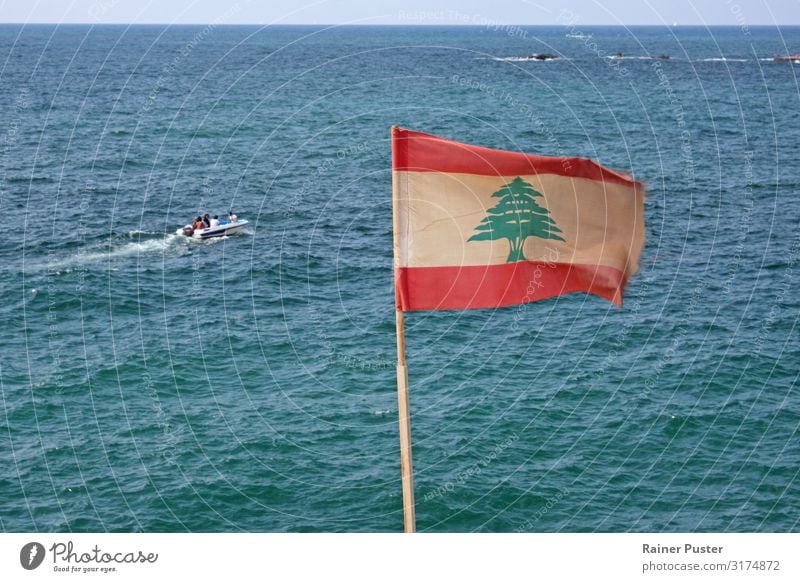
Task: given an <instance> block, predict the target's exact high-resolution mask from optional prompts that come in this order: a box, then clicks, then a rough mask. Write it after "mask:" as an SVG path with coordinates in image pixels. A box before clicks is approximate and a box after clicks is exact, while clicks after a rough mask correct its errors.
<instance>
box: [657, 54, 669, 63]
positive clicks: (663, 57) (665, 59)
mask: <svg viewBox="0 0 800 582" xmlns="http://www.w3.org/2000/svg"><path fill="white" fill-rule="evenodd" d="M658 58H659V59H661V60H662V61H668V60H669V55H667V54H663V53H662V54H660V55H659V56H658Z"/></svg>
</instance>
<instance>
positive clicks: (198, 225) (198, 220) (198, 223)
mask: <svg viewBox="0 0 800 582" xmlns="http://www.w3.org/2000/svg"><path fill="white" fill-rule="evenodd" d="M192 228H193V229H194V230H201V229H203V228H205V226H204V225H203V219H202V218H200V217H199V216H198V217H197V218H195V219H194V223H193V224H192Z"/></svg>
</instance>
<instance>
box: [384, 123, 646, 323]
mask: <svg viewBox="0 0 800 582" xmlns="http://www.w3.org/2000/svg"><path fill="white" fill-rule="evenodd" d="M392 183H393V188H392V190H393V201H392V202H393V212H394V256H395V294H396V303H397V308H398V309H400V310H402V311H412V310H422V309H471V308H491V307H503V306H507V305H515V304H519V303H527V302H530V301H538V300H541V299H546V298H549V297H554V296H556V295H563V294H566V293H574V292H578V291H583V292H587V293H592V294H595V295H598V296H600V297H603V298H605V299H608V300H609V301H612V302H613V303H615V304H617V305H621V304H622V293H623V289H624V287H625V284H626V282H627V281H628V280H629V279H630V277H631V276H632V275H633V274H634V273H635V272H636V271H637V269H638V265H639V257H640V255H641V252H642V247H643V245H644V237H645V230H644V198H645V189H644V187H643V186H642V184H641V183H639V182H637V181H635V180H633V179H632V178H631V177H629V176H627V175H624V174H621V173H618V172H614V171H612V170H609V169H608V168H605V167H603V166H601V165H600V164H598V163H597V162H594V161H592V160H588V159H584V158H573V157H547V156H538V155H531V154H524V153H519V152H510V151H503V150H496V149H490V148H484V147H478V146H474V145H468V144H464V143H459V142H456V141H450V140H447V139H444V138H441V137H436V136H433V135H428V134H424V133H419V132H415V131H410V130H407V129H402V128H399V127H395V128H393V130H392Z"/></svg>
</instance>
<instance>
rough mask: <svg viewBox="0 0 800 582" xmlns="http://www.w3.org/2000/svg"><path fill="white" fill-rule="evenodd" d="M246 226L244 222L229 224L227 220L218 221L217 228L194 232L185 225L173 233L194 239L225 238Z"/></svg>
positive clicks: (190, 226) (201, 229) (190, 227)
mask: <svg viewBox="0 0 800 582" xmlns="http://www.w3.org/2000/svg"><path fill="white" fill-rule="evenodd" d="M245 226H247V221H246V220H237V221H236V222H230V221H229V220H220V221H219V226H212V227H210V228H198V229H197V230H195V229H194V228H192V225H191V224H187V225H186V226H184V227H183V228H179V229H178V230H176V231H175V234H182V235H184V236H190V237H192V238H196V239H204V238H212V237H215V236H226V235H229V234H233V233H235V232H238V231H240V230H242V229H243V228H244V227H245Z"/></svg>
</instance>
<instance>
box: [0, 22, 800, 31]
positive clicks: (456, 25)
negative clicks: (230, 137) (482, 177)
mask: <svg viewBox="0 0 800 582" xmlns="http://www.w3.org/2000/svg"><path fill="white" fill-rule="evenodd" d="M4 25H15V26H63V25H78V26H217V27H225V26H323V27H336V26H352V27H370V26H395V27H399V26H418V27H429V26H430V27H432V26H449V27H453V28H498V29H499V28H506V27H511V26H525V27H531V28H535V27H561V28H579V27H589V26H605V27H609V28H633V27H645V26H647V27H663V28H682V27H683V28H742V25H741V24H719V23H715V24H708V23H703V24H678V23H673V24H666V23H663V22H662V23H638V24H610V23H602V22H601V23H588V24H587V23H581V24H563V23H536V24H529V23H510V22H491V23H486V24H471V23H470V24H461V23H452V22H436V23H424V22H415V23H400V22H383V23H375V24H369V23H352V22H339V23H331V22H328V23H325V22H322V23H318V22H292V23H280V22H228V23H224V24H222V23H215V22H83V21H75V22H72V21H68V22H3V21H0V26H4ZM787 26H800V22H790V23H786V24H783V23H781V24H777V23H775V24H748V25H747V28H781V27H787Z"/></svg>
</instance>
